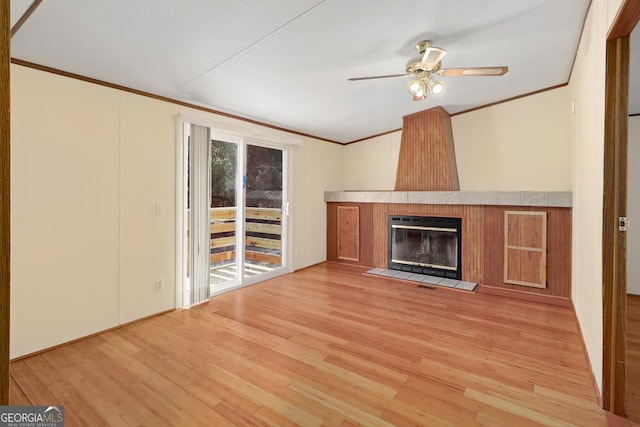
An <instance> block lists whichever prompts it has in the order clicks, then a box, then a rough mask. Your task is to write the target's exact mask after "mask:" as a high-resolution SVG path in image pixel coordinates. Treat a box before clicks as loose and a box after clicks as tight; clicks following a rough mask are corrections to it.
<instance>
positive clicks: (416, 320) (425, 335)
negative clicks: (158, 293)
mask: <svg viewBox="0 0 640 427" xmlns="http://www.w3.org/2000/svg"><path fill="white" fill-rule="evenodd" d="M364 271H365V269H364V268H361V267H357V266H349V265H343V264H336V263H325V264H321V265H318V266H314V267H311V268H307V269H304V270H301V271H299V272H296V273H293V274H290V275H286V276H282V277H279V278H276V279H273V280H269V281H267V282H263V283H261V284H258V285H254V286H251V287H247V288H243V289H240V290H236V291H233V292H229V293H226V294H222V295H218V296H216V297H214V298H213V299H212V300H210V301H209V302H207V303H204V304H201V305H198V306H196V307H193V308H192V309H190V310H177V311H173V312H170V313H166V314H163V315H159V316H156V317H153V318H149V319H145V320H142V321H140V322H136V323H133V324H130V325H127V326H125V327H122V328H119V329H115V330H112V331H108V332H105V333H103V334H100V335H96V336H92V337H89V338H87V339H84V340H81V341H78V342H75V343H72V344H69V345H65V346H62V347H59V348H56V349H54V350H50V351H47V352H44V353H41V354H38V355H35V356H32V357H29V358H25V359H22V360H19V361H15V362H13V363H12V364H11V374H12V383H13V386H12V401H11V402H12V404H24V403H25V402H30V403H33V404H62V405H64V406H65V414H66V417H67V423H66V425H68V426H82V425H105V426H106V425H109V426H120V425H122V426H126V425H157V426H172V425H185V426H187V425H188V426H198V425H203V426H205V425H215V426H223V425H238V426H260V425H266V426H289V425H291V426H293V425H304V426H320V425H322V426H334V427H340V426H344V427H348V426H356V425H368V426H391V425H400V426H404V425H422V426H456V427H460V426H478V425H479V426H497V427H500V426H514V425H517V426H587V425H588V426H590V427H591V426H607V416H606V415H605V413H604V411H602V410H601V409H600V408H599V406H598V404H597V402H596V397H595V396H594V392H593V388H592V382H591V374H590V373H589V372H588V367H587V363H586V359H585V355H584V353H583V349H582V344H581V343H580V337H579V333H578V330H577V327H576V324H575V314H574V313H573V311H572V309H571V308H568V307H559V306H556V305H545V304H543V303H540V302H534V301H524V300H511V299H508V298H507V297H504V296H496V295H490V294H484V293H478V294H473V293H467V292H460V291H454V290H449V289H436V290H426V289H422V288H418V287H416V286H415V284H413V283H410V282H405V281H400V280H394V279H389V278H383V277H375V276H370V275H366V274H363V273H364ZM638 317H639V319H640V316H638Z"/></svg>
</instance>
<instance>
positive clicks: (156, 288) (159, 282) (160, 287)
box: [154, 279, 164, 292]
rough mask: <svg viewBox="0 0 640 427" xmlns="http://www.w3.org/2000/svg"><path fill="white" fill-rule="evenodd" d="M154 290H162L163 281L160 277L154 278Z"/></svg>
mask: <svg viewBox="0 0 640 427" xmlns="http://www.w3.org/2000/svg"><path fill="white" fill-rule="evenodd" d="M154 289H155V290H156V292H162V291H163V290H164V281H163V280H162V279H158V280H156V284H155V288H154Z"/></svg>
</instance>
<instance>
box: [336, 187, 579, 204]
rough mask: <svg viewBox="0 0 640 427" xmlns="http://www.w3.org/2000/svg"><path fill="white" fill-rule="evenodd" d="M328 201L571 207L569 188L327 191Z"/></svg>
mask: <svg viewBox="0 0 640 427" xmlns="http://www.w3.org/2000/svg"><path fill="white" fill-rule="evenodd" d="M324 201H325V202H351V203H411V204H423V205H498V206H542V207H558V208H570V207H571V206H572V193H571V192H570V191H325V192H324Z"/></svg>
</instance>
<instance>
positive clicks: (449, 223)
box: [387, 215, 462, 280]
mask: <svg viewBox="0 0 640 427" xmlns="http://www.w3.org/2000/svg"><path fill="white" fill-rule="evenodd" d="M394 225H396V226H398V225H401V226H405V227H406V226H408V227H411V228H417V229H420V228H428V229H433V230H434V231H435V230H437V229H448V230H452V229H455V232H456V235H457V237H458V245H457V251H458V253H457V257H458V265H457V268H456V269H455V270H452V269H449V268H438V267H437V266H434V265H425V264H417V265H409V264H404V263H395V262H392V259H393V257H392V253H391V252H392V248H393V242H392V236H393V226H394ZM387 236H388V237H387V238H388V243H387V257H388V258H387V259H388V266H389V269H390V270H399V271H405V272H409V273H417V274H428V275H430V276H437V277H444V278H449V279H456V280H462V218H454V217H434V216H407V215H389V217H388V234H387Z"/></svg>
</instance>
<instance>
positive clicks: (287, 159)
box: [175, 114, 300, 308]
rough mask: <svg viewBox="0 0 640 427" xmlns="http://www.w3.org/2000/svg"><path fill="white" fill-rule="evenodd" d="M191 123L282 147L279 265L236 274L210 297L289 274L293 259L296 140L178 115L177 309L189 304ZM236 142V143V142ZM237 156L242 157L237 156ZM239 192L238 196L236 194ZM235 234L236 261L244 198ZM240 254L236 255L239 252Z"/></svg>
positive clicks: (239, 180)
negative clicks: (187, 252) (231, 282)
mask: <svg viewBox="0 0 640 427" xmlns="http://www.w3.org/2000/svg"><path fill="white" fill-rule="evenodd" d="M190 123H193V124H198V125H201V126H207V127H209V128H210V129H211V135H212V137H224V136H228V137H229V138H230V139H231V140H230V141H229V142H233V143H239V144H243V145H245V146H246V145H254V146H260V147H267V148H272V149H278V150H282V155H283V159H282V162H283V178H282V193H283V206H282V230H283V232H282V235H281V239H282V250H281V260H282V261H281V267H280V268H277V269H274V270H273V271H270V272H268V273H264V274H260V275H259V276H255V277H253V278H243V277H239V282H238V283H237V284H236V285H234V286H230V287H228V288H226V289H224V290H222V291H213V292H212V293H211V296H215V295H217V294H220V293H223V292H229V291H232V290H234V289H238V288H242V287H244V286H250V285H253V284H255V283H258V282H261V281H264V280H268V279H270V278H273V277H277V276H280V275H282V274H286V273H289V272H291V271H293V269H292V262H291V252H292V251H291V242H292V231H291V227H290V224H291V218H290V215H289V203H290V201H291V194H292V193H291V188H292V187H291V170H292V169H291V168H292V155H291V147H292V146H297V145H300V143H299V142H297V141H292V142H290V141H291V140H290V139H289V138H284V142H279V141H277V140H276V138H273V140H271V139H267V138H261V137H254V136H252V135H246V134H244V133H243V132H242V131H240V132H239V131H237V130H235V129H233V128H232V130H228V129H227V128H228V126H226V125H225V124H221V123H218V122H216V121H215V120H208V119H203V118H202V117H200V116H197V115H196V116H195V117H192V116H191V115H182V114H181V115H178V117H177V121H176V141H177V143H176V188H175V189H176V254H175V259H176V276H175V283H176V294H175V301H176V304H175V305H176V308H188V307H189V306H190V302H189V300H188V299H187V298H186V295H187V294H186V292H185V291H186V288H185V274H186V271H187V270H186V268H187V265H186V262H187V261H186V256H185V252H184V251H185V250H186V248H187V247H188V246H187V245H188V241H187V233H186V225H187V221H188V217H187V215H186V211H187V194H186V191H185V190H184V189H185V188H186V183H187V168H186V167H185V165H186V160H187V158H186V155H185V154H186V151H185V147H186V145H187V140H186V138H185V135H186V126H188V125H189V124H190ZM238 141H239V142H238ZM239 157H244V155H243V156H239ZM245 163H246V159H245V158H242V159H241V160H240V163H239V168H241V169H239V172H241V173H237V174H236V188H237V189H240V190H241V191H237V197H236V200H239V198H243V199H244V188H243V186H244V172H245V169H246V164H245ZM238 194H239V195H238ZM236 205H238V206H236V209H237V211H238V212H237V213H236V224H237V226H236V236H240V235H241V237H238V239H242V240H241V241H242V242H243V244H242V245H241V248H240V246H238V247H236V253H237V256H236V260H238V258H242V260H244V253H241V254H239V253H240V252H244V246H245V245H244V218H245V216H244V212H240V211H243V209H241V207H244V205H245V201H244V200H242V204H241V205H239V204H238V202H237V203H236ZM238 254H239V255H238Z"/></svg>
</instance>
